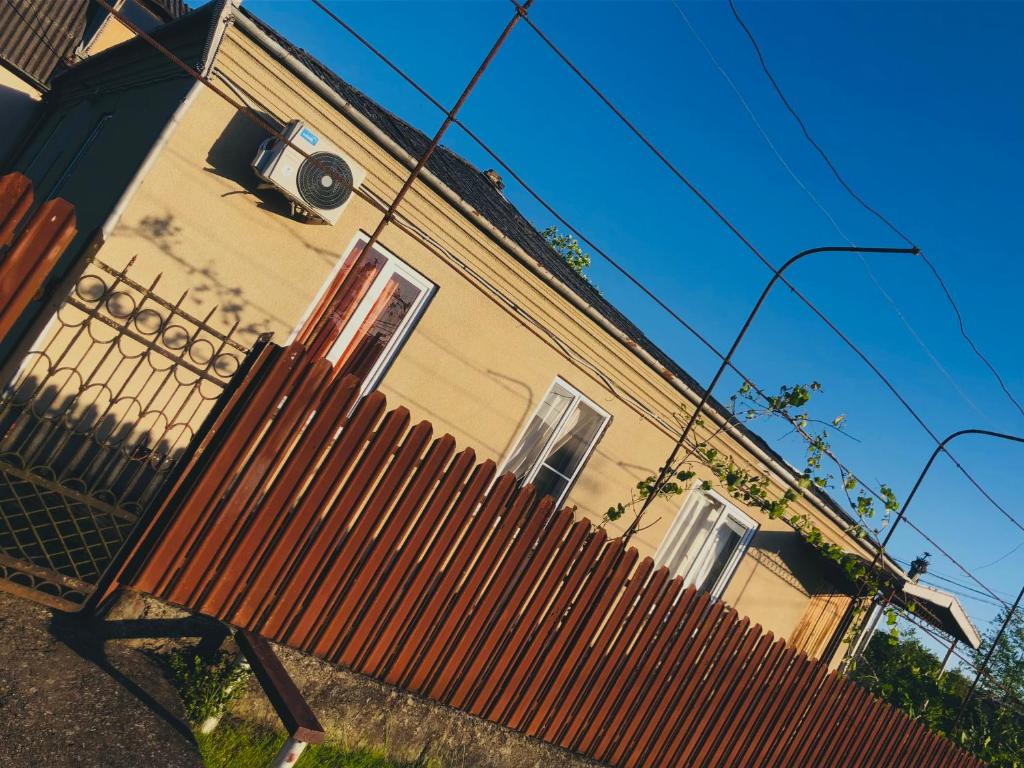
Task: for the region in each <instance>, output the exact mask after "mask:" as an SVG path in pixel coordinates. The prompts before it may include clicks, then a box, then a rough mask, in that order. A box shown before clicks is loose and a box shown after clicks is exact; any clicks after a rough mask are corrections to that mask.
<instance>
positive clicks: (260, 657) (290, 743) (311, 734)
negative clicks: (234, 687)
mask: <svg viewBox="0 0 1024 768" xmlns="http://www.w3.org/2000/svg"><path fill="white" fill-rule="evenodd" d="M235 642H236V643H238V649H239V650H240V651H241V652H242V655H243V656H245V659H246V661H248V662H249V666H250V667H252V671H253V674H254V675H255V676H256V679H257V680H259V682H260V685H261V686H262V687H263V692H264V693H266V695H267V698H268V699H270V703H271V705H272V706H273V707H274V711H275V712H277V716H278V717H280V718H281V723H282V724H283V725H284V727H285V729H286V730H287V731H288V740H287V741H286V742H285V743H284V746H283V747H281V751H280V752H278V754H277V757H276V758H275V759H274V762H273V763H271V768H281V767H283V766H291V765H294V764H295V761H296V760H298V759H299V755H300V754H302V750H304V749H305V748H306V745H307V744H320V743H321V742H323V740H324V729H323V726H322V725H320V721H319V720H317V718H316V715H314V714H313V710H312V709H310V708H309V704H307V703H306V699H305V698H304V697H303V695H302V692H301V691H299V689H298V688H297V687H296V685H295V682H294V681H293V680H292V678H291V675H289V674H288V671H287V670H286V669H285V668H284V665H283V664H281V660H280V659H279V658H277V654H276V653H275V652H274V649H273V647H272V646H271V645H270V643H268V642H267V641H266V640H264V639H263V638H262V637H260V636H259V635H254V634H252V633H251V632H244V631H241V630H239V631H237V632H235Z"/></svg>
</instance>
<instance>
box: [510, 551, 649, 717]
mask: <svg viewBox="0 0 1024 768" xmlns="http://www.w3.org/2000/svg"><path fill="white" fill-rule="evenodd" d="M637 557H638V553H637V551H636V550H635V549H633V548H629V549H625V548H624V547H623V546H622V544H621V543H619V542H612V543H611V545H610V546H609V549H606V550H605V560H607V561H608V567H607V568H606V569H604V570H603V571H602V572H599V573H595V574H594V576H592V577H591V579H590V583H589V584H588V585H587V588H586V591H585V592H584V593H583V594H582V595H581V597H580V598H579V600H578V601H577V604H578V606H579V608H580V609H578V610H576V611H574V621H572V622H571V623H570V624H568V625H566V626H565V634H566V642H565V646H564V649H563V650H562V652H561V658H560V659H559V658H554V659H552V660H551V662H550V664H549V671H548V672H546V673H545V676H546V677H547V678H548V679H549V681H550V682H547V683H545V686H544V687H546V688H547V691H546V692H544V690H543V687H542V688H541V692H540V694H539V699H538V702H537V705H536V709H535V710H534V713H533V715H532V716H531V718H530V720H529V721H528V722H526V724H525V725H524V729H525V730H526V731H527V732H528V733H532V734H535V735H538V736H539V735H541V734H542V733H543V731H544V729H545V728H546V726H547V725H548V723H549V720H550V719H551V718H552V717H554V716H555V715H556V713H557V712H558V711H559V701H560V700H561V697H562V693H563V692H564V690H565V687H566V685H568V683H569V680H570V678H571V677H572V675H573V674H575V673H577V672H578V671H579V667H580V665H581V664H582V663H583V659H585V658H586V656H585V654H586V652H587V651H588V650H589V649H590V640H591V638H592V637H593V636H594V633H595V632H597V630H598V628H599V627H600V626H601V624H603V623H604V621H605V620H606V619H607V618H608V614H609V613H610V611H611V610H612V606H613V604H614V603H615V600H616V598H617V597H618V596H619V593H620V592H621V591H622V589H623V588H624V587H625V585H626V583H627V580H628V579H629V574H630V573H631V572H632V570H633V567H634V566H635V565H636V560H637Z"/></svg>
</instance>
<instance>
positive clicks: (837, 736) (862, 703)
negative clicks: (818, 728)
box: [821, 681, 871, 765]
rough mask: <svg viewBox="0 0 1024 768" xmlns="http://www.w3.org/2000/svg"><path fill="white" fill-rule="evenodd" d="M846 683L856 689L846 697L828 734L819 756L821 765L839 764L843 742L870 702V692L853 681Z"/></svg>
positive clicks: (852, 731)
mask: <svg viewBox="0 0 1024 768" xmlns="http://www.w3.org/2000/svg"><path fill="white" fill-rule="evenodd" d="M847 684H848V685H850V686H851V687H853V688H855V689H856V690H854V691H853V693H852V694H851V695H850V696H849V697H848V698H847V699H846V701H845V706H844V707H843V710H842V711H841V712H840V713H839V718H838V720H837V722H836V727H835V728H834V729H833V731H832V733H831V734H829V739H828V746H827V749H826V750H825V752H824V753H823V754H822V757H821V764H822V765H841V764H842V756H843V743H844V742H845V741H846V738H847V737H848V736H850V735H851V734H852V733H854V732H855V731H854V730H853V728H854V724H855V723H857V722H859V721H860V716H861V713H863V711H864V710H865V708H866V707H867V706H868V704H869V703H870V702H871V694H869V693H868V692H867V691H866V690H864V689H863V688H861V687H860V686H858V685H855V684H854V683H851V682H849V681H847Z"/></svg>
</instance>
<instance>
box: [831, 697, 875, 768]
mask: <svg viewBox="0 0 1024 768" xmlns="http://www.w3.org/2000/svg"><path fill="white" fill-rule="evenodd" d="M882 711H883V710H882V702H881V701H880V700H879V699H876V698H875V697H874V696H869V697H868V703H867V706H866V707H865V708H864V710H863V712H862V713H861V716H860V718H859V719H858V720H857V723H856V726H855V727H856V729H857V730H856V732H855V733H851V736H850V738H849V739H848V740H847V741H846V743H845V745H844V748H843V750H842V752H841V753H840V760H841V764H842V765H845V766H851V767H852V766H857V767H858V768H861V766H863V765H864V762H865V760H866V756H865V754H864V752H865V751H866V748H867V745H868V742H869V739H867V738H865V736H866V735H867V734H872V735H873V734H874V733H875V728H876V726H877V724H878V718H879V716H880V715H881V713H882ZM850 730H851V731H853V727H851V728H850Z"/></svg>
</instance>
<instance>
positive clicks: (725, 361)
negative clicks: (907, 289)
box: [623, 245, 920, 542]
mask: <svg viewBox="0 0 1024 768" xmlns="http://www.w3.org/2000/svg"><path fill="white" fill-rule="evenodd" d="M919 252H920V251H919V250H918V248H916V247H914V248H858V247H857V246H853V245H850V246H839V245H833V246H824V247H821V248H808V249H807V250H806V251H800V253H798V254H796V255H795V256H793V257H792V258H790V260H789V261H787V262H786V263H785V264H783V265H782V266H781V267H779V268H778V269H777V270H775V273H774V274H773V275H772V277H771V280H769V281H768V284H767V285H766V286H765V287H764V290H763V291H761V295H760V297H758V299H757V303H756V304H754V307H753V309H751V310H750V314H749V315H747V320H746V322H744V323H743V327H742V328H740V332H739V334H738V335H737V336H736V338H735V339H734V340H733V342H732V346H731V347H729V351H728V352H726V353H725V357H723V358H722V364H721V365H720V366H718V370H717V371H716V372H715V375H714V377H713V378H712V379H711V383H710V384H708V386H707V388H705V390H704V393H703V394H702V395H701V398H700V402H698V403H697V407H696V408H694V409H693V413H692V414H690V418H689V420H688V421H687V422H686V425H685V426H684V427H683V431H682V433H681V434H680V435H679V439H678V440H677V441H676V444H675V447H674V448H673V449H672V452H671V453H670V454H669V456H668V458H667V459H666V460H665V464H664V466H663V467H662V468H661V470H660V471H659V472H658V478H657V480H656V481H655V483H654V486H653V488H652V489H651V492H650V493H649V494H648V495H647V498H646V499H644V503H643V504H642V505H641V507H640V510H639V511H638V512H637V513H636V516H635V517H634V519H633V522H632V523H630V526H629V528H627V529H626V532H625V534H623V539H624V540H625V541H627V542H628V541H629V540H630V538H632V537H633V535H634V534H635V533H636V532H637V530H638V528H639V526H640V520H641V519H642V518H643V515H644V512H646V511H647V508H648V507H649V506H650V505H651V504H652V503H653V502H654V499H655V498H657V495H658V492H659V491H660V490H661V488H662V487H663V486H664V485H665V483H666V482H667V481H668V479H669V476H670V473H671V471H672V470H671V468H672V464H673V463H674V462H675V460H676V458H677V457H678V456H679V451H680V450H682V447H683V444H684V443H685V442H686V438H687V437H689V436H690V432H691V431H693V427H694V425H695V424H696V423H697V419H698V417H699V416H700V414H701V412H702V411H703V410H704V406H705V405H707V403H708V400H710V399H711V392H712V391H713V390H714V388H715V387H716V386H717V385H718V382H719V380H720V379H721V378H722V376H723V375H725V372H726V370H727V369H728V368H729V366H730V365H731V364H732V358H733V355H735V354H736V349H737V348H738V347H739V345H740V342H741V341H743V337H744V336H746V335H747V331H748V330H750V325H751V323H753V322H754V317H755V316H756V315H757V313H758V311H759V310H760V309H761V306H762V305H763V304H764V302H765V299H767V298H768V294H769V293H770V292H771V290H772V288H774V287H775V283H777V282H778V281H779V279H780V278H781V277H782V274H783V273H784V272H785V271H786V270H787V269H789V268H790V267H791V266H793V265H794V264H796V263H797V262H798V261H800V260H801V259H803V258H805V257H807V256H811V255H812V254H815V253H901V254H909V255H917V254H918V253H919Z"/></svg>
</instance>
